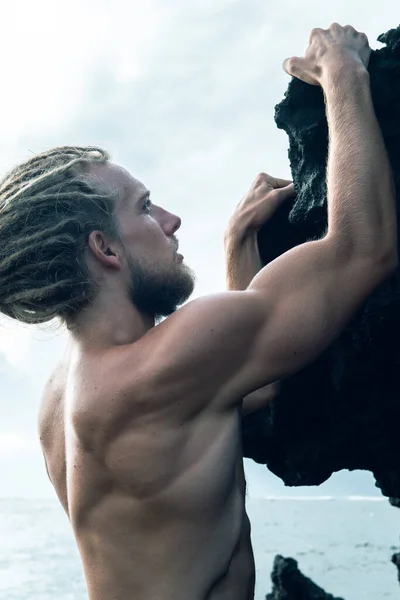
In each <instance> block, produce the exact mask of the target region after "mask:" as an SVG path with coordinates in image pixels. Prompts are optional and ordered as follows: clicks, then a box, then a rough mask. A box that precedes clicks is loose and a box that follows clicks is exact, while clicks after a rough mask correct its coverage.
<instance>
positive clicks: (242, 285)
mask: <svg viewBox="0 0 400 600" xmlns="http://www.w3.org/2000/svg"><path fill="white" fill-rule="evenodd" d="M270 185H271V188H273V189H275V192H276V193H275V201H274V202H271V200H269V201H268V200H266V201H265V202H255V201H254V199H253V198H252V197H251V196H248V195H247V196H245V197H244V198H243V200H242V201H241V202H240V203H239V205H238V206H237V208H236V210H235V212H234V214H233V216H232V218H231V219H230V222H229V225H228V228H227V231H226V233H225V240H224V247H225V276H226V286H227V289H228V290H231V291H238V290H245V289H246V288H247V287H248V286H249V285H250V283H251V281H252V280H253V278H254V277H255V276H256V275H257V273H258V272H259V271H260V270H261V269H262V267H263V264H262V262H261V258H260V253H259V250H258V243H257V239H258V238H257V235H258V231H259V229H260V228H261V227H262V226H263V225H264V223H266V222H267V221H268V220H269V219H270V218H271V217H272V215H273V214H274V213H275V212H276V210H277V209H278V207H279V206H280V205H281V204H282V203H283V202H284V201H285V200H286V199H287V198H293V197H294V195H295V192H294V189H293V185H292V183H291V182H290V181H286V180H283V179H276V178H274V177H270ZM279 387H280V384H279V382H275V383H271V384H269V385H266V386H264V387H262V388H260V389H258V390H256V391H254V392H252V393H251V394H248V395H247V396H245V397H244V398H243V404H242V412H243V414H249V413H252V412H255V411H257V410H260V409H261V408H264V407H265V406H267V404H268V403H269V402H270V401H271V400H272V399H273V398H275V397H276V396H277V394H278V392H279Z"/></svg>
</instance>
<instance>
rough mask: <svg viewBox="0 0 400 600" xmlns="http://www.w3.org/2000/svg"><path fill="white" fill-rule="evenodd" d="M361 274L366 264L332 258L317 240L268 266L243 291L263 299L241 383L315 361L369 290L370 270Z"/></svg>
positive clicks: (270, 379) (278, 376) (263, 381)
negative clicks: (259, 325) (263, 314)
mask: <svg viewBox="0 0 400 600" xmlns="http://www.w3.org/2000/svg"><path fill="white" fill-rule="evenodd" d="M371 267H372V265H371ZM367 273H368V265H366V264H362V262H361V261H359V262H357V261H354V260H352V261H346V260H343V257H339V258H338V256H337V252H336V250H335V249H333V250H332V251H330V248H329V245H328V244H326V242H323V241H322V240H321V241H320V242H310V243H308V244H303V245H302V246H299V247H297V248H295V249H294V250H292V251H290V252H288V253H286V254H285V255H282V256H281V257H280V258H279V259H277V260H276V261H274V263H271V265H270V266H269V267H267V269H265V270H264V273H263V272H261V273H260V274H259V275H258V276H257V277H255V278H254V280H253V282H252V284H251V285H250V286H249V288H248V289H249V291H252V293H255V294H259V295H260V297H264V298H265V306H266V309H265V312H266V319H265V322H264V325H263V329H262V330H261V331H260V332H259V334H258V336H257V340H256V342H255V344H254V347H253V348H252V352H251V357H250V358H249V361H247V363H246V364H245V365H243V369H242V372H241V373H240V375H239V378H241V379H242V382H241V383H246V382H247V384H249V385H251V387H252V386H254V385H255V384H256V385H257V386H259V387H260V386H262V385H266V384H268V383H271V382H273V381H276V380H279V379H283V378H284V377H287V376H288V375H291V374H292V373H294V372H296V371H298V370H300V369H301V368H303V367H305V366H306V365H307V364H309V363H310V362H312V361H313V360H315V359H316V358H317V356H318V355H319V354H320V353H321V352H322V351H323V350H325V349H326V348H327V347H328V346H329V345H330V344H331V343H332V342H333V341H334V340H335V338H336V337H337V336H338V335H339V334H340V332H341V331H342V330H343V328H344V327H345V326H346V324H347V322H348V321H349V320H350V318H351V317H352V316H353V314H354V312H355V311H356V309H357V308H358V307H359V306H360V304H361V301H362V300H363V299H364V298H365V297H366V296H367V295H368V293H369V292H370V291H372V289H373V287H374V285H373V284H374V281H375V278H374V274H373V269H371V270H370V275H368V274H367Z"/></svg>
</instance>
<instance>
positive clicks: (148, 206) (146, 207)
mask: <svg viewBox="0 0 400 600" xmlns="http://www.w3.org/2000/svg"><path fill="white" fill-rule="evenodd" d="M143 210H144V212H147V213H150V212H151V200H150V199H147V200H146V202H145V203H144V204H143Z"/></svg>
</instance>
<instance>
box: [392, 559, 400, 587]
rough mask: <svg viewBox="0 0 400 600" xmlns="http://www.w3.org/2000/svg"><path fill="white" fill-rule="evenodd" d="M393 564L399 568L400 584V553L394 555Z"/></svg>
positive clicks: (399, 577)
mask: <svg viewBox="0 0 400 600" xmlns="http://www.w3.org/2000/svg"><path fill="white" fill-rule="evenodd" d="M392 563H393V564H394V565H396V567H397V577H398V579H399V583H400V552H398V553H397V554H393V556H392Z"/></svg>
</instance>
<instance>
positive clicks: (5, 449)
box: [0, 431, 39, 456]
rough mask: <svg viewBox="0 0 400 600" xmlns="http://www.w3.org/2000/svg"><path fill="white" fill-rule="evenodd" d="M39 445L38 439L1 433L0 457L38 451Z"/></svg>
mask: <svg viewBox="0 0 400 600" xmlns="http://www.w3.org/2000/svg"><path fill="white" fill-rule="evenodd" d="M38 449H39V443H38V440H37V439H36V438H34V437H33V436H29V435H23V434H20V433H2V432H1V431H0V455H2V456H3V455H5V454H15V453H26V452H27V451H30V450H38Z"/></svg>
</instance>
